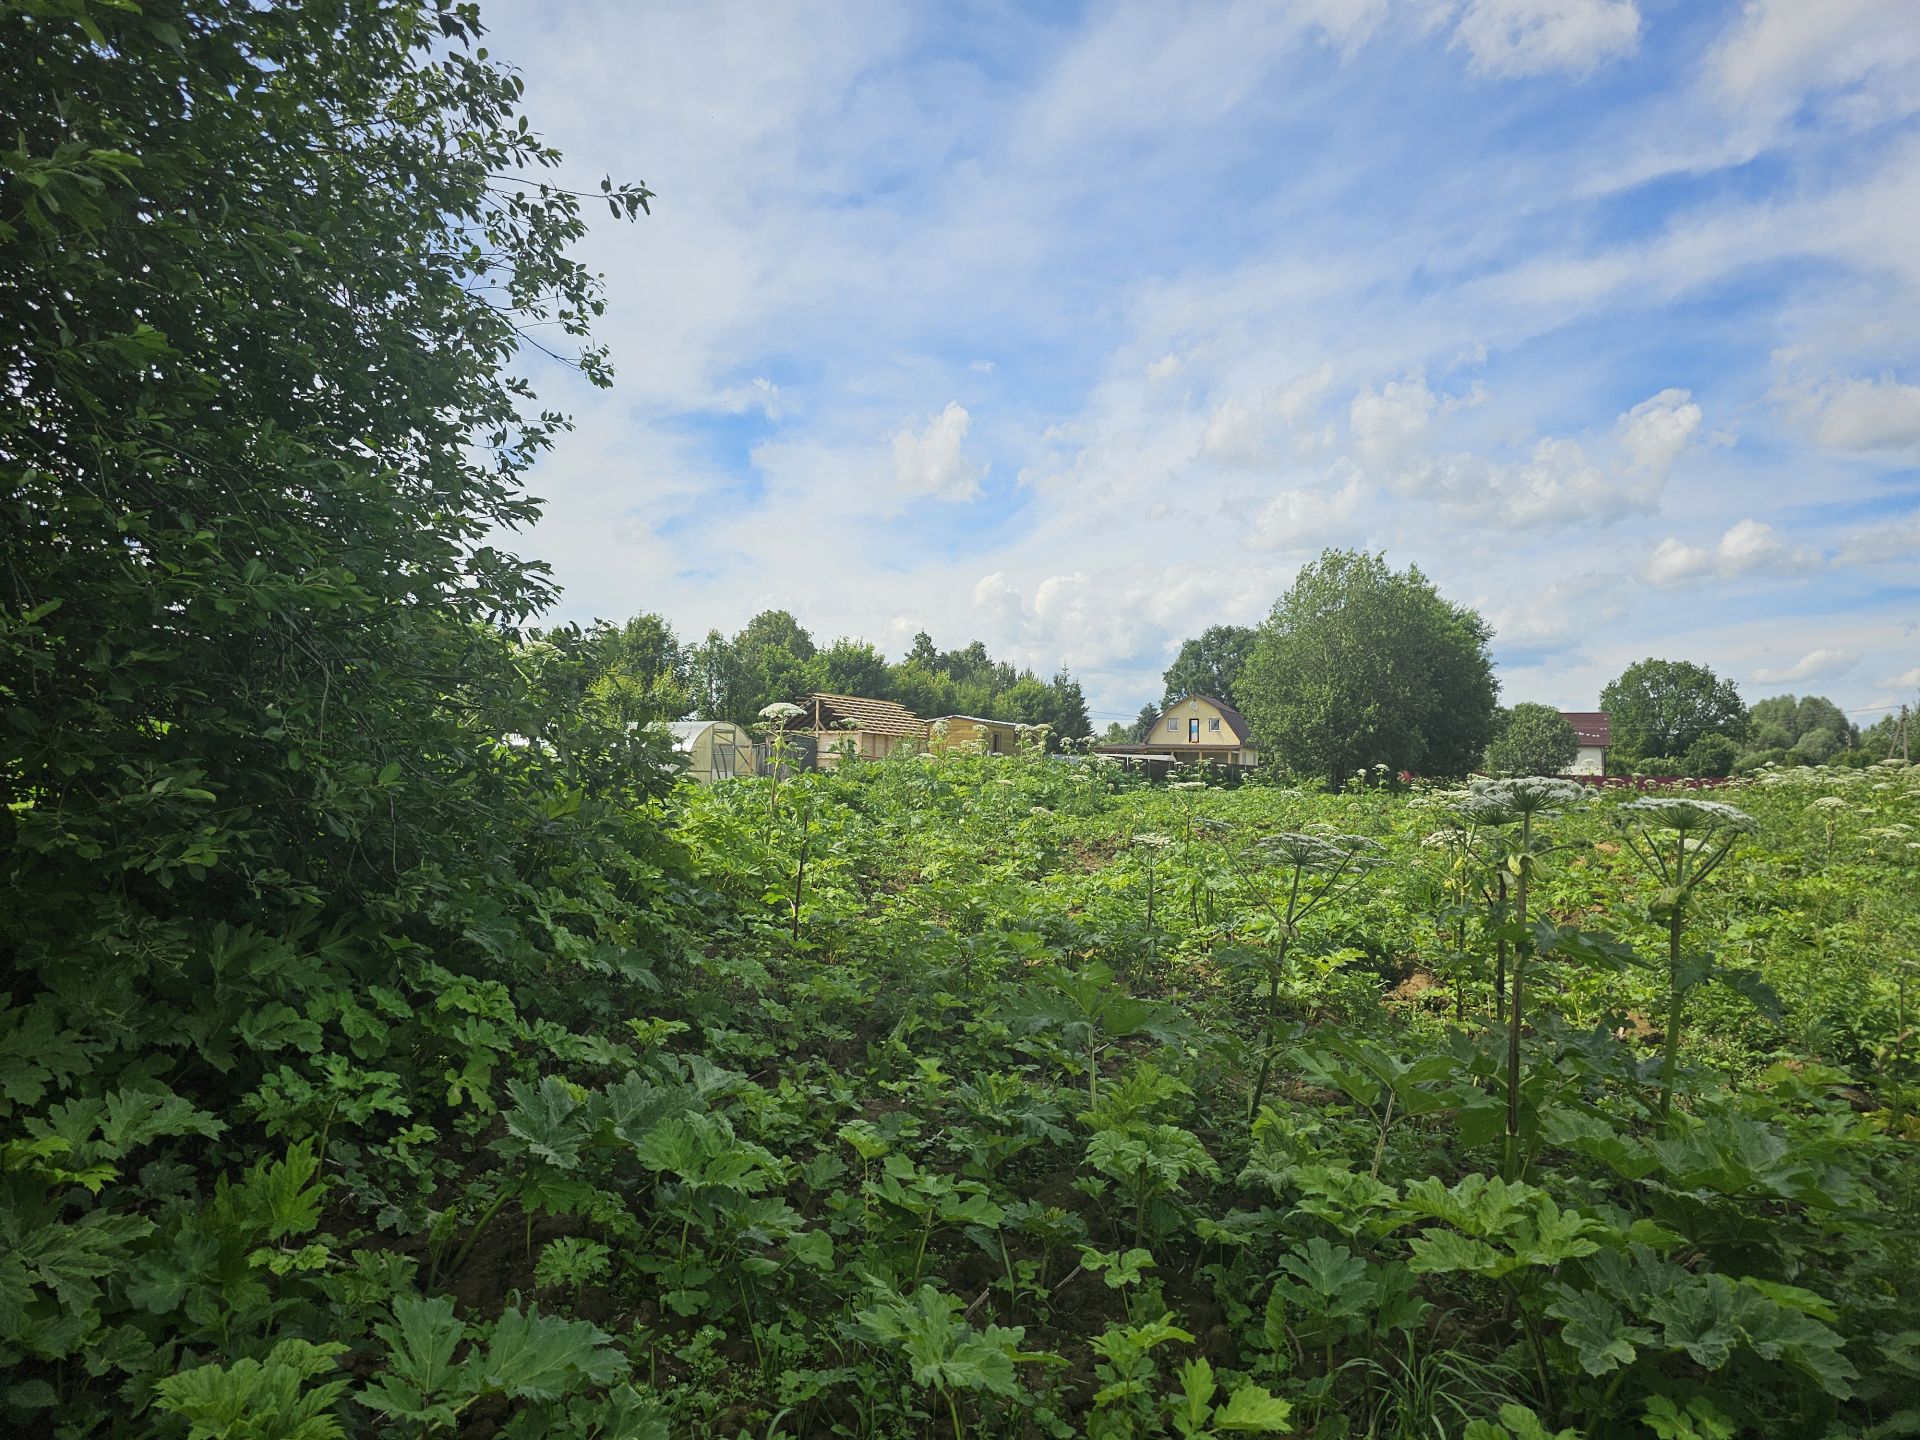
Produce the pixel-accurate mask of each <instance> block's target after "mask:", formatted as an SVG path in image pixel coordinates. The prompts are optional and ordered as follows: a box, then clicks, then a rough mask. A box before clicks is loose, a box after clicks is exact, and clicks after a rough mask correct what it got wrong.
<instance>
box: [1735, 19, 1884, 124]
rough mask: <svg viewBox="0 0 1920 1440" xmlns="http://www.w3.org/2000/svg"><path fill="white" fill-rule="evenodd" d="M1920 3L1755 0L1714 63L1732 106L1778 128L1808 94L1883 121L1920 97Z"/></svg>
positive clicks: (1869, 120) (1843, 112)
mask: <svg viewBox="0 0 1920 1440" xmlns="http://www.w3.org/2000/svg"><path fill="white" fill-rule="evenodd" d="M1916 65H1920V10H1917V9H1916V8H1915V6H1914V5H1913V4H1912V3H1911V0H1819V3H1817V4H1815V3H1808V0H1748V4H1747V6H1746V8H1745V10H1744V12H1743V13H1742V16H1741V19H1740V22H1739V23H1738V24H1737V25H1735V26H1733V27H1732V28H1731V29H1730V30H1729V31H1728V33H1727V35H1726V37H1725V39H1724V40H1723V41H1722V42H1721V43H1720V45H1719V46H1718V47H1717V49H1716V51H1715V53H1714V54H1713V56H1712V57H1711V58H1710V59H1709V61H1708V65H1707V74H1708V76H1709V77H1710V79H1711V81H1712V84H1713V86H1714V88H1715V89H1716V91H1717V92H1718V95H1719V98H1720V99H1721V101H1722V102H1723V104H1724V106H1725V108H1726V109H1727V110H1728V111H1729V112H1731V113H1734V114H1738V115H1740V116H1742V117H1743V118H1744V119H1745V120H1746V122H1747V123H1748V124H1749V125H1750V126H1755V127H1767V128H1771V127H1773V126H1776V125H1778V124H1780V123H1782V122H1784V121H1786V120H1788V119H1790V118H1791V117H1792V116H1793V114H1794V113H1795V112H1796V111H1799V110H1801V109H1802V108H1803V107H1805V106H1807V105H1808V103H1809V101H1810V100H1812V101H1815V102H1819V103H1821V104H1822V105H1823V106H1824V107H1825V108H1826V109H1828V110H1829V111H1831V112H1832V113H1833V114H1835V115H1836V116H1837V117H1838V118H1842V119H1850V120H1852V121H1854V122H1855V123H1862V124H1876V123H1879V122H1881V121H1883V120H1887V119H1892V118H1895V117H1897V116H1899V115H1904V114H1907V113H1909V112H1910V111H1911V110H1912V108H1913V106H1914V104H1915V102H1916V101H1920V85H1916V84H1915V83H1914V79H1913V76H1914V67H1915V66H1916Z"/></svg>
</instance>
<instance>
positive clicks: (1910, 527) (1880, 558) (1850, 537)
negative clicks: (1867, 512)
mask: <svg viewBox="0 0 1920 1440" xmlns="http://www.w3.org/2000/svg"><path fill="white" fill-rule="evenodd" d="M1916 559H1920V510H1916V511H1914V512H1913V513H1912V514H1910V515H1905V516H1900V517H1898V518H1890V519H1888V520H1886V521H1884V522H1882V523H1881V524H1878V525H1872V526H1866V527H1863V528H1861V529H1858V530H1853V531H1849V532H1848V533H1847V535H1846V536H1845V537H1844V538H1843V539H1842V541H1841V544H1840V560H1841V562H1842V563H1843V564H1847V565H1884V564H1887V563H1889V562H1892V561H1909V560H1916Z"/></svg>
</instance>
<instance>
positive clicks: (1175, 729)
mask: <svg viewBox="0 0 1920 1440" xmlns="http://www.w3.org/2000/svg"><path fill="white" fill-rule="evenodd" d="M1179 733H1180V722H1179V721H1178V720H1169V721H1167V734H1169V735H1178V734H1179Z"/></svg>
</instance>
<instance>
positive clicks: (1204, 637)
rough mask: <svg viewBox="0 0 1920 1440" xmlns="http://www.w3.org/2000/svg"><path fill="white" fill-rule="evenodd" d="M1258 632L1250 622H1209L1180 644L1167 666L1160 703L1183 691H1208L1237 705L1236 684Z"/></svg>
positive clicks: (1201, 692)
mask: <svg viewBox="0 0 1920 1440" xmlns="http://www.w3.org/2000/svg"><path fill="white" fill-rule="evenodd" d="M1258 634H1259V632H1258V631H1257V630H1255V629H1254V627H1252V626H1251V625H1210V626H1208V627H1207V628H1206V629H1205V630H1203V631H1201V632H1200V634H1198V635H1197V636H1195V637H1194V638H1193V639H1191V640H1188V641H1186V642H1185V643H1184V644H1183V645H1181V647H1180V653H1179V654H1178V655H1176V656H1175V657H1174V660H1173V664H1172V665H1170V666H1168V667H1167V672H1166V674H1165V676H1164V677H1163V678H1164V679H1165V681H1166V690H1165V692H1164V695H1163V698H1162V701H1161V704H1162V705H1163V706H1166V705H1171V704H1172V703H1173V702H1174V701H1175V700H1178V699H1179V698H1180V697H1181V696H1182V695H1211V696H1212V697H1213V698H1214V699H1216V700H1224V701H1226V702H1227V703H1228V704H1229V705H1232V706H1234V707H1235V708H1236V709H1237V708H1239V704H1240V702H1239V700H1238V699H1237V698H1236V692H1235V687H1236V686H1237V685H1238V683H1239V680H1240V671H1241V670H1242V668H1244V667H1245V665H1246V663H1247V656H1248V655H1249V654H1251V653H1252V651H1253V642H1254V638H1255V636H1257V635H1258Z"/></svg>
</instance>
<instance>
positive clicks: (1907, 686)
mask: <svg viewBox="0 0 1920 1440" xmlns="http://www.w3.org/2000/svg"><path fill="white" fill-rule="evenodd" d="M1880 683H1881V684H1882V685H1891V686H1893V687H1894V689H1896V690H1920V665H1916V666H1914V667H1913V669H1911V670H1906V671H1903V672H1901V673H1900V674H1898V675H1892V676H1889V677H1888V678H1887V679H1885V680H1882V681H1881V682H1880Z"/></svg>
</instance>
